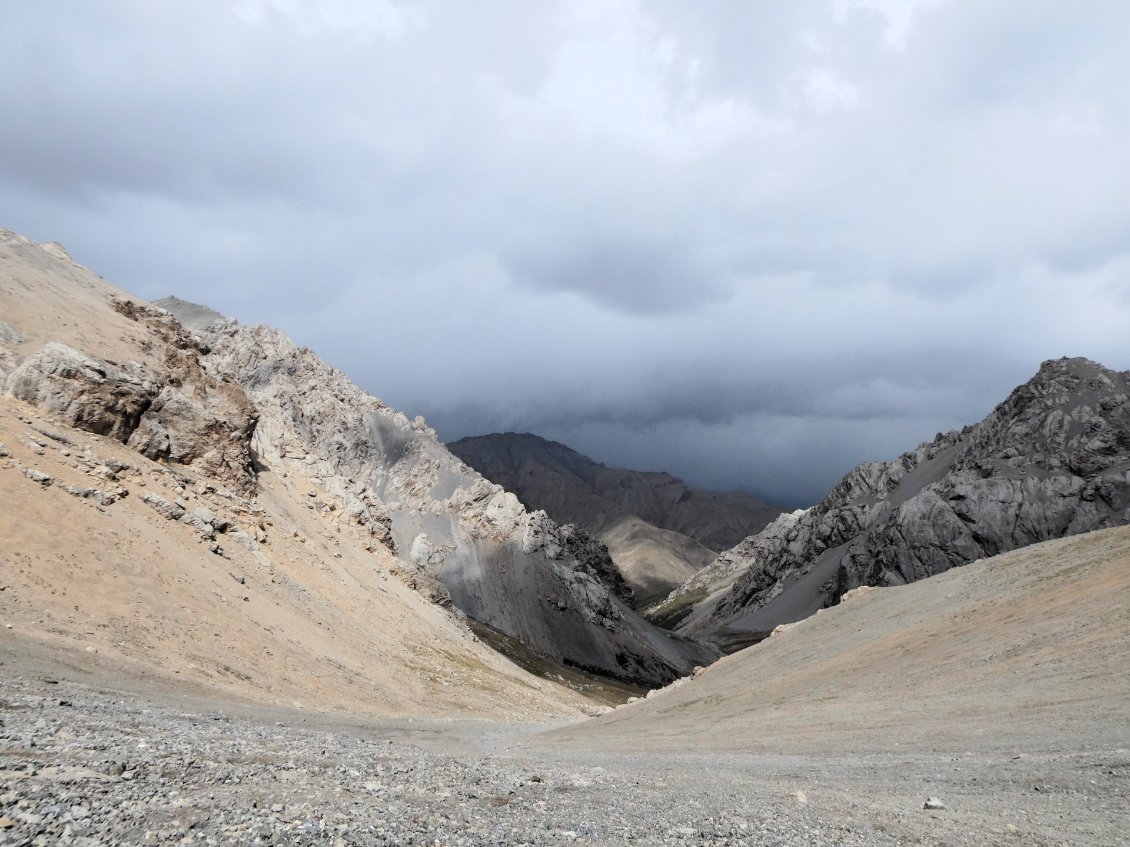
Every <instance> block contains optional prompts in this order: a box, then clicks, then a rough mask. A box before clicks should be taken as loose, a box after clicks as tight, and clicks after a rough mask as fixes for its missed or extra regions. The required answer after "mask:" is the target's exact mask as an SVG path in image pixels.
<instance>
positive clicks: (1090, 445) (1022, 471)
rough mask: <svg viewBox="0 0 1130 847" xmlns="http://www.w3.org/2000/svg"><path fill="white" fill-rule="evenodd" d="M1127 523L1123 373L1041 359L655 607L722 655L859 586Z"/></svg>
mask: <svg viewBox="0 0 1130 847" xmlns="http://www.w3.org/2000/svg"><path fill="white" fill-rule="evenodd" d="M1128 522H1130V374H1128V373H1124V372H1116V371H1111V370H1108V369H1106V368H1104V367H1102V366H1101V365H1098V364H1096V363H1094V362H1091V361H1088V360H1086V359H1079V358H1077V359H1059V360H1055V361H1049V362H1045V363H1044V364H1043V365H1042V366H1041V367H1040V370H1039V372H1038V373H1037V374H1036V375H1035V376H1034V377H1033V378H1032V379H1031V380H1030V381H1029V382H1027V383H1025V384H1024V385H1022V386H1020V387H1018V388H1017V389H1016V390H1015V391H1013V392H1012V394H1011V395H1010V396H1009V397H1008V399H1006V400H1005V401H1004V402H1003V403H1001V404H1000V405H999V406H997V408H996V409H994V410H993V412H992V413H990V414H989V415H988V416H987V417H986V418H985V419H984V420H983V421H981V422H980V423H978V424H976V425H973V426H968V427H966V428H965V429H963V430H961V431H957V432H951V433H947V434H944V435H939V436H938V437H937V438H936V439H935V440H934V441H933V442H931V443H928V444H923V445H921V446H919V447H918V448H917V449H916V450H913V451H911V452H909V453H905V454H903V455H902V456H900V457H899V458H898V459H896V460H895V461H893V462H870V463H866V464H862V465H860V466H858V467H857V468H855V469H854V470H852V471H851V472H850V473H849V474H848V475H847V476H845V477H844V479H843V480H842V481H841V482H840V483H839V484H838V485H837V486H836V488H835V489H834V490H833V491H832V493H831V494H829V495H828V497H826V498H825V499H824V501H823V502H821V503H820V504H819V505H817V506H815V507H813V508H812V509H809V510H807V511H805V512H801V513H797V514H795V515H794V516H791V517H785V518H783V519H782V520H780V521H778V522H777V523H775V524H773V525H772V526H770V527H768V528H767V529H766V530H764V531H763V532H761V533H759V534H758V535H755V536H752V537H751V538H748V539H746V540H745V541H743V542H742V543H741V544H739V545H737V546H736V547H734V548H733V549H731V550H728V551H726V552H725V553H723V554H722V555H721V556H720V557H719V558H718V560H717V561H716V562H715V563H714V564H712V565H711V566H710V571H709V573H715V572H716V573H717V574H719V575H720V577H721V578H720V579H719V580H718V581H716V582H713V583H711V584H708V585H701V584H700V585H692V584H691V583H688V584H687V585H685V586H684V587H681V588H680V589H679V590H677V591H676V592H674V593H673V594H672V595H671V596H670V597H669V598H668V599H667V600H666V601H665V602H664V604H662V605H663V606H664V607H665V608H664V612H665V613H666V614H667V615H668V617H669V618H670V617H679V618H680V620H679V623H678V630H679V631H682V632H688V633H696V634H698V635H699V636H708V637H712V638H714V639H716V640H717V641H718V642H719V643H720V644H722V645H723V646H724V647H727V648H731V649H732V648H734V647H740V646H743V645H744V644H748V643H749V642H750V641H753V640H757V639H758V638H760V637H764V635H765V634H767V633H768V632H769V631H770V630H772V629H773V627H775V626H776V625H778V624H781V623H786V622H789V621H794V620H797V619H799V618H802V617H804V616H806V615H809V614H812V613H813V612H815V611H816V610H817V609H819V608H821V607H824V606H827V605H830V604H832V603H835V602H836V601H837V600H838V598H839V597H840V596H841V595H842V594H843V593H844V592H846V591H848V590H850V589H852V588H855V587H857V586H859V585H896V584H902V583H907V582H913V581H915V580H918V579H922V578H923V577H927V576H931V575H933V574H937V573H941V572H943V571H945V570H948V569H949V568H951V567H955V566H957V565H964V564H967V563H968V562H971V561H973V560H975V559H978V558H983V557H986V556H991V555H994V554H997V553H1001V552H1005V551H1009V550H1013V549H1016V548H1018V547H1023V546H1026V545H1029V544H1034V543H1037V542H1040V541H1044V540H1048V539H1052V538H1059V537H1062V536H1065V535H1074V534H1077V533H1081V532H1087V531H1090V530H1094V529H1101V528H1104V527H1110V526H1119V525H1122V524H1125V523H1128Z"/></svg>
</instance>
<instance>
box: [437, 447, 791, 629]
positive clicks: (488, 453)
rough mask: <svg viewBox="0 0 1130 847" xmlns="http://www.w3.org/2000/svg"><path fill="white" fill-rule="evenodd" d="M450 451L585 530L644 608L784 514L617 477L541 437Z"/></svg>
mask: <svg viewBox="0 0 1130 847" xmlns="http://www.w3.org/2000/svg"><path fill="white" fill-rule="evenodd" d="M447 446H448V449H449V450H451V451H452V452H453V453H454V454H456V455H457V456H459V457H460V458H461V459H463V461H465V462H466V463H467V464H468V465H470V466H471V467H473V468H475V470H477V471H478V472H479V473H481V474H483V476H485V477H486V478H487V479H490V480H491V481H492V482H495V483H497V484H499V485H502V486H503V487H504V488H506V489H507V490H510V491H513V492H514V493H515V494H516V495H517V496H518V498H519V499H520V500H521V501H522V502H523V503H525V504H526V505H527V506H529V507H530V508H535V509H542V510H544V511H545V512H546V513H547V514H549V515H550V516H551V517H553V518H554V519H555V520H558V521H561V522H564V523H572V524H577V525H580V526H583V527H584V528H585V529H586V530H587V531H588V532H589V533H591V534H592V535H593V536H595V537H596V538H597V539H598V540H599V541H601V542H602V543H604V544H605V545H606V546H607V547H608V551H609V554H610V555H611V557H612V560H613V562H615V564H616V567H617V568H618V569H619V571H620V573H621V574H622V575H623V578H624V579H625V580H626V581H627V582H628V583H629V584H630V585H631V587H632V590H633V592H634V595H635V605H636V607H637V608H639V607H644V606H647V605H649V604H651V603H653V602H654V601H656V600H659V599H661V598H663V597H665V596H666V595H667V594H668V593H669V592H670V591H671V590H672V589H673V588H675V587H676V586H678V585H679V584H681V583H682V582H683V581H685V580H686V579H688V578H690V577H692V576H693V575H694V574H695V573H696V572H697V571H698V570H699V569H700V568H701V567H703V566H704V565H705V564H706V563H708V562H709V561H710V560H711V559H713V558H714V556H715V555H716V553H717V552H718V550H719V549H722V548H721V544H722V542H725V541H729V540H730V539H734V538H742V537H745V536H746V535H748V534H749V533H750V532H752V531H756V530H758V529H760V528H761V527H763V526H764V525H765V524H766V523H767V522H768V521H769V520H770V519H771V518H772V517H774V516H775V515H776V514H777V513H778V512H779V511H780V510H779V509H778V508H777V507H775V506H771V505H769V504H767V503H765V502H764V501H762V500H760V499H758V498H756V497H754V496H753V495H749V494H745V493H742V492H714V491H706V490H704V489H700V488H695V487H693V486H690V485H687V484H686V483H684V482H683V481H682V480H680V479H678V478H677V477H675V476H673V475H671V474H669V473H665V472H662V471H634V470H628V469H624V468H610V467H608V466H607V465H605V464H603V463H600V462H596V461H594V460H593V459H590V458H589V457H587V456H585V455H583V454H581V453H579V452H578V451H576V450H573V449H572V448H570V447H568V446H566V445H564V444H562V443H560V442H557V441H550V440H548V439H544V438H542V437H541V436H538V435H534V434H532V433H515V432H508V433H493V434H490V435H481V436H472V437H468V438H462V439H460V440H458V441H455V442H452V443H450V444H448V445H447ZM711 545H714V546H713V547H712V546H711Z"/></svg>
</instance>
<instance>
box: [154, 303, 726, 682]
mask: <svg viewBox="0 0 1130 847" xmlns="http://www.w3.org/2000/svg"><path fill="white" fill-rule="evenodd" d="M157 305H159V306H161V307H162V308H165V309H167V310H168V311H169V312H170V313H171V314H173V315H178V316H181V317H183V319H184V321H185V322H186V324H187V325H188V327H189V329H190V330H191V331H192V332H193V333H194V334H195V335H196V337H198V338H200V339H201V341H202V343H203V344H204V345H205V346H206V347H207V349H208V351H209V352H208V353H207V354H206V355H203V356H202V362H203V363H204V364H205V365H206V367H207V369H208V372H209V373H210V374H214V375H216V376H218V377H219V378H221V379H223V380H227V381H230V382H231V383H232V384H235V385H238V386H240V387H241V389H242V390H243V391H245V392H246V394H247V395H248V396H249V397H250V399H251V401H252V402H253V403H254V404H255V407H256V409H257V410H258V413H259V418H258V421H257V425H256V427H255V429H254V433H253V436H252V440H251V449H252V450H253V451H254V454H255V457H256V461H257V462H259V463H260V466H262V467H265V468H270V469H272V470H275V471H277V472H279V473H287V472H288V469H294V470H298V469H301V471H302V473H303V475H304V476H305V477H307V478H309V479H311V480H313V481H314V483H315V484H316V485H317V487H318V489H319V491H320V492H324V495H325V498H326V504H325V506H324V507H325V508H330V507H331V505H332V507H333V508H335V509H339V510H341V511H343V512H346V513H348V514H351V515H354V516H356V520H357V522H358V523H361V524H364V525H368V526H371V527H372V528H373V532H374V538H379V539H380V540H381V541H382V542H383V543H385V544H386V545H387V546H388V547H389V548H390V549H393V550H395V551H399V555H400V556H401V558H402V560H403V561H404V566H403V567H402V568H400V569H399V570H400V576H401V578H403V579H405V580H406V581H408V582H410V584H413V585H415V586H417V587H422V588H423V590H424V591H426V592H428V593H429V594H432V595H434V596H436V597H438V598H439V599H440V600H441V601H443V602H446V598H445V597H443V596H442V593H441V592H437V590H436V583H437V582H438V583H440V584H442V586H443V587H444V588H445V589H446V592H447V594H448V595H449V596H450V601H451V603H452V604H453V605H454V606H455V607H457V608H458V609H460V610H462V611H463V612H465V613H466V614H468V615H470V616H471V617H474V618H476V619H478V620H480V621H482V622H484V623H486V624H489V625H490V626H492V627H494V628H496V629H498V630H501V631H502V632H504V633H507V634H508V635H511V636H514V637H516V638H518V639H520V640H521V641H522V642H523V643H525V644H526V645H527V646H528V647H529V648H531V649H533V650H534V651H536V652H539V653H542V654H543V655H546V656H549V657H550V658H553V659H557V660H560V661H564V662H567V663H571V664H574V665H577V666H581V667H585V668H589V669H592V670H596V671H598V672H601V673H605V674H611V675H614V676H619V677H623V678H628V679H634V680H638V681H640V682H644V683H647V684H654V683H657V682H665V681H669V680H670V679H672V678H674V677H675V676H678V675H680V674H684V673H688V672H689V671H690V670H691V668H693V667H694V665H696V664H702V663H703V662H706V661H709V660H710V658H712V656H713V653H712V652H711V650H710V649H708V648H704V647H702V646H701V645H697V644H693V643H689V642H686V641H683V640H680V639H675V638H672V637H671V636H669V635H668V634H667V633H664V632H662V631H661V630H659V629H657V628H656V627H654V626H652V625H651V624H649V623H647V622H646V621H644V620H643V619H642V618H640V617H639V616H638V615H636V614H635V613H634V612H633V611H632V610H631V609H630V608H629V606H628V604H627V603H626V602H625V598H627V597H630V591H629V590H628V589H627V587H626V586H625V585H624V583H623V581H622V580H620V579H618V575H617V573H616V571H615V568H614V566H613V565H612V563H611V561H610V560H609V559H608V556H607V551H606V550H605V549H604V548H603V545H600V544H599V543H597V542H595V541H593V539H591V538H590V537H589V536H588V535H587V534H585V533H584V532H583V531H581V530H580V529H579V528H577V527H569V526H565V527H562V526H559V525H557V524H556V523H554V522H553V521H552V520H550V519H549V517H548V516H547V515H546V514H545V513H544V512H541V511H536V512H528V511H526V509H525V508H524V507H523V506H522V504H521V503H520V502H519V500H518V499H517V498H516V497H515V496H514V495H513V494H511V493H509V492H507V491H505V490H504V489H502V488H501V487H500V486H498V485H494V484H493V483H490V482H488V481H487V480H485V479H483V478H482V477H481V476H480V475H479V474H478V473H476V472H474V471H473V470H471V469H470V468H468V467H467V466H466V465H465V464H464V463H463V462H461V461H460V460H459V459H457V458H456V457H455V456H453V455H452V454H451V453H450V452H448V450H447V449H446V448H445V447H444V445H442V444H441V443H440V442H439V441H438V440H437V439H436V437H435V433H434V431H433V430H431V429H430V428H429V427H428V426H427V424H426V423H425V422H424V420H423V419H422V418H416V419H414V420H410V419H409V418H408V417H407V416H406V415H404V414H403V413H401V412H398V411H396V410H395V409H391V408H389V407H387V406H386V405H385V404H383V403H382V402H381V401H380V400H377V399H376V398H374V397H371V396H369V395H367V394H365V393H364V392H363V391H361V390H360V389H359V388H358V387H357V386H355V385H354V384H353V383H352V382H350V381H349V380H348V379H347V378H346V377H345V375H344V374H342V373H341V372H340V371H337V370H335V369H333V368H331V367H330V366H329V365H327V364H326V363H325V362H323V361H322V360H321V359H319V358H318V357H317V356H316V355H314V353H313V352H311V351H310V350H308V349H306V348H302V347H299V346H297V345H295V344H294V343H293V342H292V341H291V340H290V339H289V338H287V337H286V336H285V335H284V334H283V333H281V332H279V331H277V330H274V329H270V328H268V327H263V326H258V327H244V326H241V325H239V324H238V323H236V322H235V321H230V320H226V319H221V318H218V317H217V316H216V315H215V313H212V312H210V311H208V310H205V309H202V308H201V307H197V306H193V305H192V304H186V303H185V302H184V301H180V300H176V299H173V298H170V299H168V300H163V301H159V302H158V304H157Z"/></svg>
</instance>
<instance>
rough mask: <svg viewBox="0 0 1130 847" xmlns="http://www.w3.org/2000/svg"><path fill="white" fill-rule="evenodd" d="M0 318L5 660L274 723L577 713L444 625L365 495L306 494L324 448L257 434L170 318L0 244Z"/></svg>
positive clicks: (39, 251) (343, 486) (438, 591)
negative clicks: (294, 717) (253, 704)
mask: <svg viewBox="0 0 1130 847" xmlns="http://www.w3.org/2000/svg"><path fill="white" fill-rule="evenodd" d="M0 317H2V321H3V324H4V327H3V328H0V362H3V363H4V365H3V366H4V368H5V377H13V378H12V379H7V378H5V380H4V383H5V389H4V391H3V392H0V504H3V508H0V573H2V574H3V585H0V588H2V589H3V590H2V591H0V619H2V620H3V621H4V623H5V627H6V628H4V629H0V632H3V633H4V638H5V647H6V648H12V649H13V650H18V649H20V648H19V645H25V644H26V645H39V646H40V647H42V646H43V645H46V649H49V650H51V651H54V650H56V649H65V650H70V651H78V656H79V657H80V659H79V661H78V662H76V661H75V658H74V656H73V655H71V654H69V653H68V654H67V655H68V658H67V659H65V661H66V662H67V663H68V664H70V665H73V666H75V667H79V666H80V665H81V666H83V667H84V668H85V667H90V668H94V667H95V666H98V667H105V668H110V669H112V673H113V674H114V676H115V678H129V677H131V676H136V675H141V676H143V677H145V678H146V679H148V680H150V681H152V680H160V683H159V684H160V686H162V687H165V686H167V687H168V688H169V689H170V690H174V691H178V692H183V691H184V690H185V686H187V689H188V690H194V691H200V690H201V688H203V689H207V690H209V691H214V692H222V696H231V695H236V696H238V697H240V698H253V699H255V700H258V701H260V702H267V703H275V704H283V705H287V706H296V705H298V704H299V703H301V704H302V706H303V707H315V708H318V709H347V710H349V711H352V712H358V713H369V714H389V715H433V716H451V715H463V716H468V715H478V716H482V717H487V716H494V717H505V718H523V719H538V718H544V717H547V716H549V715H566V714H567V715H577V714H578V713H579V712H578V707H580V706H583V705H584V704H583V703H582V702H581V698H580V697H579V696H578V695H576V694H575V693H574V692H571V691H568V690H567V689H564V688H561V687H558V686H557V685H556V684H554V683H553V682H551V681H549V680H545V679H541V680H539V679H537V678H535V677H533V676H530V675H529V674H527V673H525V672H523V671H521V670H520V669H519V668H517V667H516V666H515V665H513V664H512V663H511V662H509V661H508V660H506V659H505V658H503V657H502V656H501V655H500V654H498V653H496V652H495V651H493V650H491V649H489V648H488V647H487V646H486V645H485V644H483V643H482V642H480V641H478V639H477V638H476V637H475V636H474V635H473V633H472V632H471V631H470V629H469V628H468V626H467V624H466V620H465V618H464V617H463V616H461V615H457V614H453V613H452V612H451V611H450V610H449V608H444V606H445V604H446V606H448V607H450V595H449V594H448V592H447V590H446V588H444V586H443V585H442V584H441V583H439V582H438V581H437V580H435V579H434V578H433V577H432V576H430V575H429V574H428V573H426V572H425V571H423V570H418V569H417V568H416V566H415V565H413V564H411V563H410V562H408V561H407V560H401V559H397V558H396V557H395V556H394V555H393V554H392V553H391V552H390V548H391V547H393V546H395V544H394V541H393V538H392V529H391V527H392V515H391V513H390V512H389V510H388V509H386V508H385V506H384V504H383V503H382V502H381V500H380V498H378V497H377V496H376V495H375V493H374V492H373V491H372V490H371V488H369V487H368V486H366V485H363V484H361V483H359V482H358V481H356V480H349V479H348V478H341V477H334V476H316V475H314V473H313V472H308V471H311V470H312V471H317V472H320V471H321V470H322V466H323V465H324V464H325V460H324V459H323V458H322V457H321V456H320V455H319V453H318V452H317V450H318V448H317V445H316V444H313V443H309V442H305V441H302V440H301V439H299V438H297V437H296V436H295V435H294V433H293V429H294V428H293V427H291V428H287V427H284V426H283V424H282V422H281V419H280V418H279V417H277V416H276V417H272V416H266V417H264V418H263V419H262V420H259V419H258V418H257V413H256V412H255V409H254V407H253V406H252V405H251V403H250V402H249V400H248V397H247V394H246V392H245V391H244V389H243V388H242V387H241V386H239V385H238V384H236V383H234V382H226V381H225V380H224V379H223V378H222V377H221V375H220V374H218V373H217V372H215V371H214V370H213V368H212V365H211V364H210V363H209V362H208V361H207V358H208V357H207V345H206V344H204V343H203V342H202V341H201V339H199V338H198V337H193V336H192V335H191V334H190V333H188V332H187V331H186V330H185V329H184V328H183V327H182V326H181V325H180V324H179V322H177V321H176V320H175V319H174V318H173V317H172V316H171V315H169V314H168V313H166V312H164V311H162V310H158V309H156V308H155V307H150V306H146V305H145V304H141V303H138V302H136V301H132V300H130V298H129V296H128V295H127V294H125V292H122V291H120V290H118V289H115V288H113V287H112V286H110V285H108V284H107V283H105V282H104V281H103V280H101V279H99V278H98V277H97V276H96V275H94V274H93V273H91V272H89V271H87V270H85V269H83V268H81V267H79V266H77V265H75V264H74V263H73V262H71V261H70V260H69V259H67V258H66V257H65V255H64V254H61V253H60V251H58V250H47V249H45V248H44V247H42V246H40V245H37V244H35V243H33V242H30V241H28V240H27V239H24V238H21V237H19V236H15V235H13V234H11V233H6V232H4V231H0ZM406 423H407V425H408V427H409V429H412V427H413V426H415V427H416V428H418V429H420V430H421V431H423V430H424V428H423V427H422V425H421V424H413V423H412V422H406ZM413 431H415V430H413ZM425 434H426V433H425ZM288 439H289V440H288ZM256 444H258V445H261V446H260V451H261V452H262V453H263V454H264V455H266V454H269V455H271V456H272V461H273V462H274V469H272V468H271V467H268V466H267V465H266V464H258V465H254V464H253V460H254V459H255V458H256V457H255V452H254V449H255V445H256ZM262 445H267V446H269V447H270V448H271V449H272V450H274V452H270V451H269V450H268V449H266V447H264V446H262ZM276 447H277V449H276ZM284 452H285V458H282V456H283V453H284ZM275 457H280V458H275ZM419 479H420V481H421V482H420V484H423V481H422V475H420V477H419ZM404 487H405V489H406V490H407V489H411V488H412V487H413V486H412V485H411V484H406V485H405V486H404ZM498 505H499V508H498V509H496V510H495V511H494V512H493V513H492V514H493V515H494V517H495V518H496V519H498V520H501V519H502V518H503V516H504V513H505V512H506V509H505V508H504V507H505V505H506V504H505V499H504V498H499V500H498ZM411 540H412V539H409V542H411ZM408 546H409V547H410V546H411V544H410V543H409V545H408ZM442 546H443V545H442V543H440V544H437V546H436V548H435V549H436V551H439V550H441V549H442ZM398 575H399V576H400V579H395V578H393V577H395V576H398ZM445 598H446V599H445ZM427 601H431V602H427Z"/></svg>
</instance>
